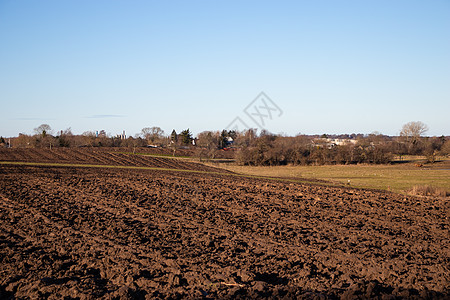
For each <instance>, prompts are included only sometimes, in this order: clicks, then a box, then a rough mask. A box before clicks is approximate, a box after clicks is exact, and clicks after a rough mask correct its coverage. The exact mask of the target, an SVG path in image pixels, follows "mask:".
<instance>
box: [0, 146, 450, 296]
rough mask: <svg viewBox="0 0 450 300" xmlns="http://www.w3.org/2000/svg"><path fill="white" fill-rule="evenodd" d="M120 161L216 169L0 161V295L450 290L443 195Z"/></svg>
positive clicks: (448, 209) (71, 158)
mask: <svg viewBox="0 0 450 300" xmlns="http://www.w3.org/2000/svg"><path fill="white" fill-rule="evenodd" d="M2 151H3V152H0V161H11V160H15V161H41V162H42V157H41V158H39V155H37V156H35V157H34V158H30V157H29V156H27V152H26V151H25V152H24V154H23V153H22V154H18V153H13V154H14V155H16V156H15V158H11V155H13V154H11V153H8V152H6V151H4V150H2ZM79 151H80V153H82V154H79V153H78V154H76V153H75V154H71V153H70V151H68V152H67V153H66V154H67V157H66V158H64V157H63V158H55V155H53V154H52V153H50V154H46V155H47V156H49V158H48V159H47V160H46V161H49V162H55V161H60V162H65V163H67V162H73V163H79V162H80V158H79V157H78V158H77V157H76V155H78V156H82V155H83V153H85V151H84V150H83V151H81V150H79ZM32 153H35V152H32ZM47 153H48V151H47ZM54 153H56V154H57V155H60V156H61V155H62V154H61V153H59V152H54ZM8 155H9V156H8ZM21 155H22V156H21ZM33 155H35V154H33ZM102 155H103V156H102ZM105 155H106V156H108V155H109V154H105V153H103V154H99V156H98V157H100V158H101V159H103V160H104V161H103V163H105V164H112V162H111V160H107V159H106V158H105V157H104V156H105ZM30 156H31V154H30ZM95 157H96V156H95V155H94V158H89V159H86V163H93V161H94V160H95ZM114 157H115V158H114V159H115V160H116V161H115V162H113V163H114V164H118V165H130V166H132V165H135V166H136V165H142V166H144V165H145V166H150V165H151V164H153V166H156V167H162V168H167V164H173V165H172V167H171V168H181V169H185V170H190V169H192V170H197V171H202V170H203V171H207V172H208V173H190V172H178V171H167V170H131V169H130V170H127V169H106V168H90V167H77V168H74V167H46V166H23V165H9V164H1V165H0V298H1V299H8V298H51V299H52V298H53V299H62V298H64V297H66V298H67V299H71V298H79V299H90V298H98V297H102V298H108V299H110V298H117V299H126V298H148V299H155V298H162V299H167V298H171V299H173V298H196V299H199V298H200V299H201V298H206V299H223V298H261V297H265V298H274V299H278V298H286V299H292V298H298V299H303V298H304V299H326V298H331V299H335V298H344V299H358V298H379V299H382V298H383V299H391V298H392V299H397V298H406V299H413V298H418V299H423V298H433V299H439V298H441V299H446V298H448V297H449V296H450V290H449V286H450V284H449V279H450V272H449V265H450V264H449V262H450V259H449V253H450V240H449V228H450V222H449V217H450V216H449V214H450V205H449V203H448V201H445V200H442V199H425V198H414V197H406V196H403V195H399V194H394V193H388V192H376V191H369V190H360V189H352V188H337V187H327V186H320V185H308V184H300V183H289V182H282V181H274V180H269V179H255V178H245V177H237V176H234V175H232V174H230V173H227V172H223V174H220V173H211V172H221V171H220V170H217V169H214V168H212V167H205V166H202V165H199V164H195V163H189V162H179V161H174V160H171V159H167V158H166V159H165V158H159V160H161V161H159V162H155V161H154V160H153V159H154V158H150V157H144V158H141V157H139V158H138V157H137V156H133V155H125V154H123V156H120V155H119V156H114ZM133 160H139V161H133ZM177 164H181V165H179V166H177Z"/></svg>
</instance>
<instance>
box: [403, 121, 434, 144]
mask: <svg viewBox="0 0 450 300" xmlns="http://www.w3.org/2000/svg"><path fill="white" fill-rule="evenodd" d="M427 131H428V126H427V125H426V124H424V123H422V122H420V121H416V122H409V123H406V124H405V125H403V127H402V131H400V136H403V137H405V138H406V140H407V141H410V140H416V139H418V138H419V137H421V136H422V135H423V134H424V133H425V132H427Z"/></svg>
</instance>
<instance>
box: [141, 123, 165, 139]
mask: <svg viewBox="0 0 450 300" xmlns="http://www.w3.org/2000/svg"><path fill="white" fill-rule="evenodd" d="M141 136H142V138H144V139H146V140H147V142H149V143H155V142H158V141H160V140H162V139H163V138H164V130H162V129H161V128H160V127H156V126H154V127H145V128H142V130H141Z"/></svg>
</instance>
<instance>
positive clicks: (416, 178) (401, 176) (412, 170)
mask: <svg viewBox="0 0 450 300" xmlns="http://www.w3.org/2000/svg"><path fill="white" fill-rule="evenodd" d="M215 166H219V167H222V168H224V169H227V170H230V171H233V172H237V173H240V174H248V175H254V176H269V177H283V178H292V179H303V180H305V179H320V180H326V181H329V182H330V183H333V184H339V185H348V184H350V186H354V187H362V188H373V189H381V190H390V191H394V192H399V193H406V192H407V191H408V190H410V189H411V188H412V187H413V186H418V185H419V186H432V187H436V188H442V189H445V190H447V191H450V161H444V162H441V163H437V164H434V165H424V166H423V167H417V166H415V164H413V163H407V164H394V165H331V166H330V165H327V166H276V167H253V166H237V165H231V164H219V165H217V164H215Z"/></svg>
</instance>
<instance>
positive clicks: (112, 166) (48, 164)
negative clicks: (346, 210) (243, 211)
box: [0, 161, 374, 190]
mask: <svg viewBox="0 0 450 300" xmlns="http://www.w3.org/2000/svg"><path fill="white" fill-rule="evenodd" d="M0 165H13V166H38V167H66V168H104V169H125V170H126V169H128V170H148V171H167V172H184V173H198V174H211V175H226V176H235V177H241V178H253V179H268V180H274V181H281V182H291V183H303V184H313V185H322V186H332V187H345V186H344V185H340V184H336V183H333V182H328V181H324V182H321V181H316V180H308V179H294V178H282V177H270V176H259V175H250V174H241V173H235V172H231V171H229V173H228V172H213V171H201V170H187V169H172V168H158V167H141V166H119V165H95V164H70V163H45V162H21V161H19V162H18V161H0ZM223 170H225V169H223ZM227 171H228V170H227ZM352 188H355V189H360V188H357V187H352ZM367 190H374V189H370V188H369V189H367Z"/></svg>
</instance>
